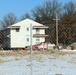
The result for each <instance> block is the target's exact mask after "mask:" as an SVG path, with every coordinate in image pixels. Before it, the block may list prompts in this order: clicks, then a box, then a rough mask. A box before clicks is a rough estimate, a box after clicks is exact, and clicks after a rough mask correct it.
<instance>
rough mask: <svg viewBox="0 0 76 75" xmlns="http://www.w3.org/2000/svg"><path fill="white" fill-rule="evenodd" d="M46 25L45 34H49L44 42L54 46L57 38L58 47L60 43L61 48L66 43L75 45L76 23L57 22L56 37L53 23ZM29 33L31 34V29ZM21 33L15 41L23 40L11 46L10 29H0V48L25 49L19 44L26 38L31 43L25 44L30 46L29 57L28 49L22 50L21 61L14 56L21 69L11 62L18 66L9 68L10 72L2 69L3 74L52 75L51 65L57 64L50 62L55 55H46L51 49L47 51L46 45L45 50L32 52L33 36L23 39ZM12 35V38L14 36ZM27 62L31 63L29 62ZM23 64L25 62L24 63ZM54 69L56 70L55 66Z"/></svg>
mask: <svg viewBox="0 0 76 75" xmlns="http://www.w3.org/2000/svg"><path fill="white" fill-rule="evenodd" d="M48 27H49V28H48V29H46V34H47V35H49V36H48V37H45V42H47V43H49V44H50V45H51V44H52V45H53V46H54V45H56V44H57V38H58V46H59V48H60V45H62V46H63V48H65V47H66V46H68V45H70V46H76V44H75V42H76V33H75V32H76V25H70V24H62V25H61V24H59V25H58V37H57V35H56V33H57V32H56V26H55V24H50V25H48ZM13 30H14V29H13ZM14 31H15V30H14ZM30 33H31V34H32V31H31V32H30ZM22 34H23V36H21V37H19V38H16V41H15V42H17V41H19V40H18V39H20V38H21V39H23V42H20V43H18V45H19V47H18V48H11V47H10V46H11V45H12V43H11V39H12V36H11V32H10V30H9V29H4V30H1V31H0V50H11V49H13V50H15V49H19V50H22V49H24V50H25V46H24V48H23V47H22V48H21V47H20V46H22V45H24V44H25V43H26V40H27V41H28V42H30V43H31V44H29V45H27V47H26V49H27V48H28V46H31V50H30V48H29V50H30V51H31V52H30V59H29V56H28V55H27V53H28V51H27V52H26V51H25V52H23V53H25V56H26V57H23V58H21V59H22V60H21V61H19V60H18V59H19V58H15V59H16V60H18V61H19V62H20V63H19V62H16V63H17V64H18V65H19V66H21V67H22V68H23V69H22V70H21V67H18V65H17V64H15V63H14V62H13V64H14V65H16V66H17V67H18V68H16V67H15V68H12V70H11V71H10V70H9V71H10V72H13V73H10V72H9V71H8V70H7V71H6V70H5V69H4V71H5V73H4V74H8V73H9V74H10V75H15V74H18V75H19V74H20V75H53V74H54V71H53V69H52V67H53V68H54V69H55V68H56V67H57V66H56V65H57V64H56V63H55V64H53V66H52V64H51V62H52V63H54V62H56V60H55V59H56V57H52V56H48V55H49V54H53V53H54V52H53V51H51V49H50V51H51V52H49V51H48V47H47V50H46V51H45V52H44V51H43V49H42V51H40V52H34V53H32V42H33V41H32V38H33V37H32V38H31V36H32V35H31V36H30V39H31V40H30V39H28V38H26V39H25V37H24V36H25V33H22ZM18 35H19V34H18V31H17V34H16V35H14V36H15V37H16V36H18ZM14 36H13V38H14ZM42 38H43V37H42ZM38 41H39V37H37V42H38ZM22 43H23V44H22ZM39 45H40V44H39ZM52 45H51V46H52ZM49 48H50V47H49ZM54 48H55V46H54V47H52V49H54ZM6 54H7V52H6ZM9 54H10V53H9ZM17 54H18V53H17ZM47 54H48V55H47ZM56 55H58V53H57V52H56ZM7 56H8V55H7ZM19 56H20V55H19ZM9 57H10V56H9ZM10 58H11V57H10ZM7 59H8V58H7ZM53 59H54V60H53ZM25 60H26V61H25ZM29 60H30V61H29ZM52 60H53V61H54V62H53V61H52ZM29 62H30V63H31V64H29ZM21 63H22V64H21ZM26 63H28V64H26ZM59 63H60V62H59ZM24 64H26V65H24ZM50 64H51V66H50ZM10 65H11V64H9V65H7V66H8V67H9V68H10V69H11V67H10ZM14 65H12V66H14ZM8 67H7V69H8ZM5 68H6V67H5ZM28 68H29V69H28ZM55 70H57V68H56V69H55ZM1 71H2V72H4V71H3V70H1ZM56 72H57V73H58V74H57V73H56ZM56 72H55V74H57V75H61V74H60V72H59V71H56ZM55 74H54V75H55ZM2 75H3V74H2Z"/></svg>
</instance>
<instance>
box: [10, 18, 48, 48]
mask: <svg viewBox="0 0 76 75" xmlns="http://www.w3.org/2000/svg"><path fill="white" fill-rule="evenodd" d="M8 28H9V29H10V44H9V45H10V48H25V47H26V46H30V44H31V40H30V39H31V37H32V45H35V44H39V43H41V42H45V37H47V36H48V35H46V34H45V28H48V27H47V26H44V25H42V24H40V23H38V22H35V21H33V20H30V19H25V20H23V21H20V22H18V23H16V24H13V25H11V26H9V27H8ZM31 34H32V35H31Z"/></svg>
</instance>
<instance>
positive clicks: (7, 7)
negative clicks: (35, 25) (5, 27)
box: [0, 0, 76, 19]
mask: <svg viewBox="0 0 76 75" xmlns="http://www.w3.org/2000/svg"><path fill="white" fill-rule="evenodd" d="M45 1H47V0H0V19H1V18H2V17H3V16H4V15H6V14H8V13H10V12H12V13H14V14H15V15H16V16H17V17H20V16H22V15H23V14H24V13H26V12H27V13H30V11H31V10H32V9H34V8H35V6H37V5H41V4H43V3H44V2H45ZM58 1H59V2H62V3H63V4H64V3H66V2H69V1H70V0H58ZM72 1H76V0H72Z"/></svg>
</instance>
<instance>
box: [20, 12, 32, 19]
mask: <svg viewBox="0 0 76 75" xmlns="http://www.w3.org/2000/svg"><path fill="white" fill-rule="evenodd" d="M26 18H29V19H30V18H31V17H30V15H29V14H28V13H25V14H24V15H22V17H21V19H20V20H24V19H26Z"/></svg>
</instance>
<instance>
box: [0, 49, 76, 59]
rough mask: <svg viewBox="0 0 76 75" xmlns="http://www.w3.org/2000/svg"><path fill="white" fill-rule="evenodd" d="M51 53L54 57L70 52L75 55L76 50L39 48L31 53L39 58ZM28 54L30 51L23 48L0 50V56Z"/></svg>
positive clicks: (69, 53)
mask: <svg viewBox="0 0 76 75" xmlns="http://www.w3.org/2000/svg"><path fill="white" fill-rule="evenodd" d="M43 54H44V55H53V56H56V57H59V56H64V55H72V54H75V55H76V52H75V53H74V52H63V51H59V50H44V51H43V50H41V51H34V52H33V53H32V55H33V56H36V57H39V58H41V56H42V55H43ZM27 55H29V56H30V51H29V52H27V51H25V50H21V51H20V50H19V51H18V50H17V51H16V50H14V51H0V56H3V57H4V56H22V57H23V56H27Z"/></svg>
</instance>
